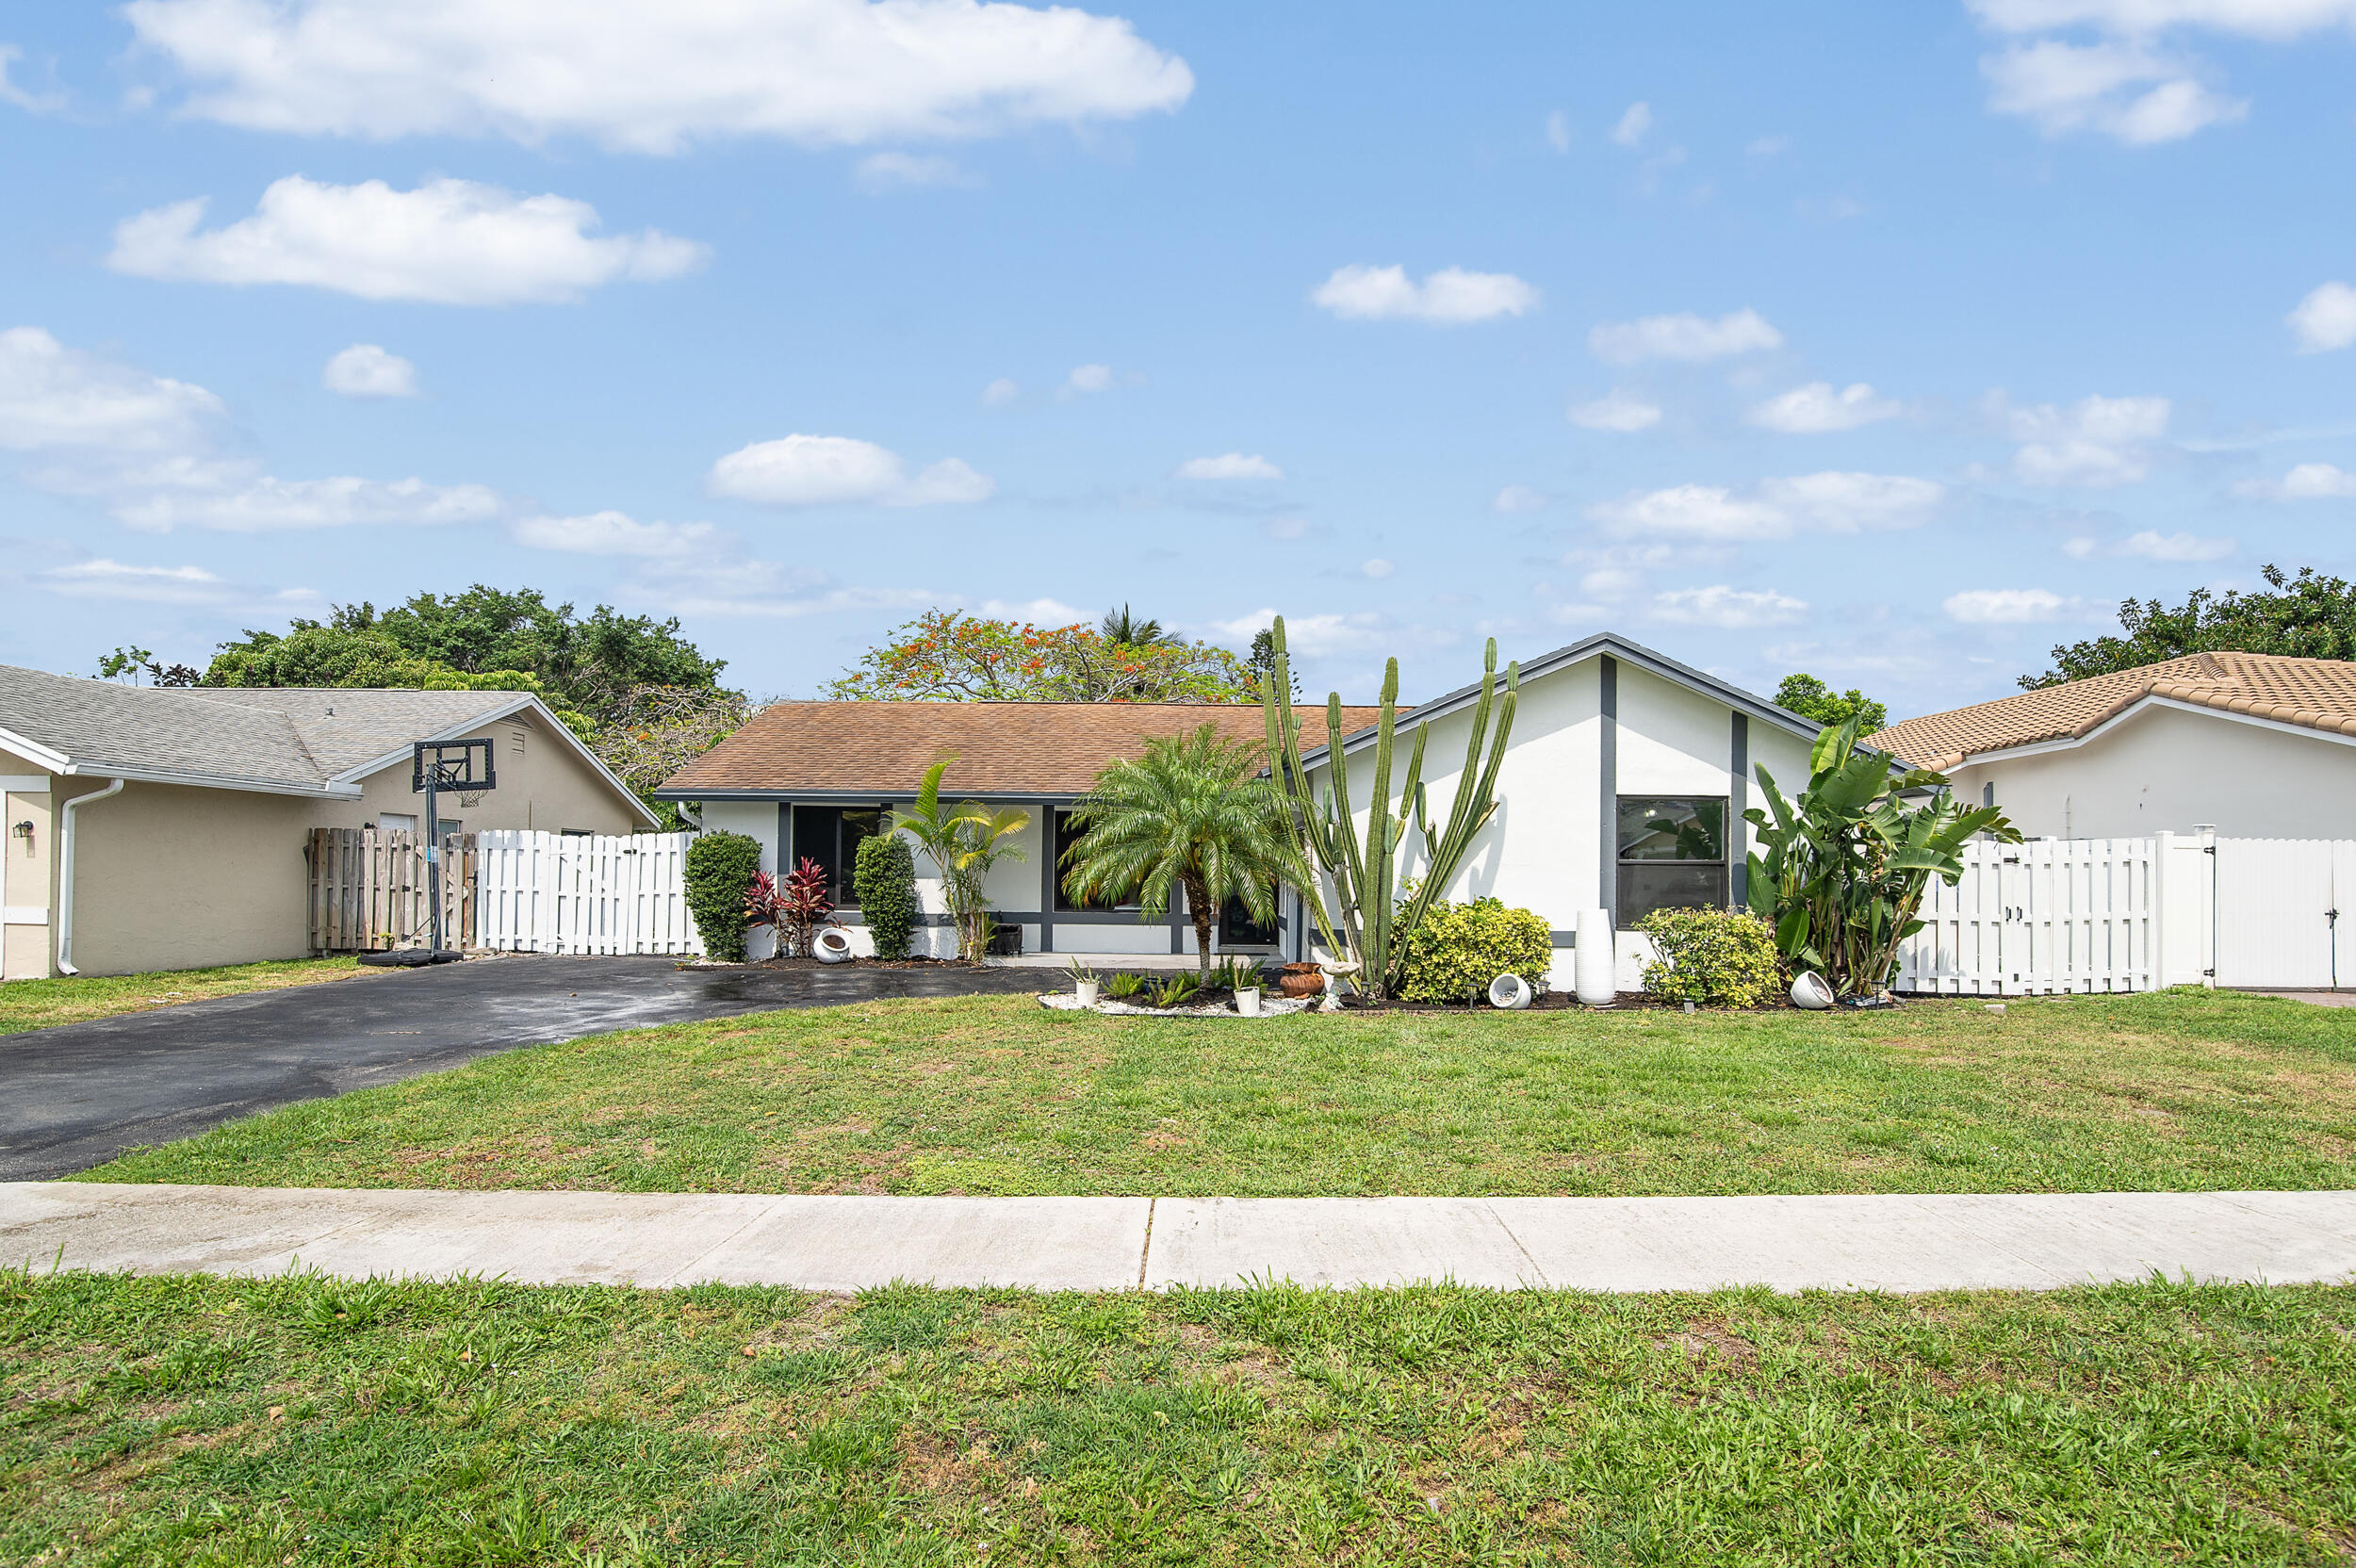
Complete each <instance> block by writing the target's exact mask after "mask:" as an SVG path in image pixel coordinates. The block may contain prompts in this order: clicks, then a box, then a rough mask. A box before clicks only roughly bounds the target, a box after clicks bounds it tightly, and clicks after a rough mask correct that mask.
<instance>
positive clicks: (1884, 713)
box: [1775, 675, 1890, 735]
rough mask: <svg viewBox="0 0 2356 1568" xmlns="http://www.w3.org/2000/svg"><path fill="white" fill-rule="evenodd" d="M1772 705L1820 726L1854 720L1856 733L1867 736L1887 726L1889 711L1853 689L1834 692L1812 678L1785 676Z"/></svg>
mask: <svg viewBox="0 0 2356 1568" xmlns="http://www.w3.org/2000/svg"><path fill="white" fill-rule="evenodd" d="M1775 706H1776V707H1778V708H1788V709H1790V710H1791V711H1792V712H1794V713H1797V714H1798V715H1800V717H1802V718H1804V719H1813V720H1814V721H1816V723H1818V724H1820V725H1825V724H1829V725H1843V724H1847V723H1848V722H1849V721H1850V720H1851V719H1856V720H1857V721H1858V724H1857V729H1858V732H1859V733H1861V734H1866V735H1871V734H1873V732H1874V731H1875V730H1877V729H1887V728H1888V727H1890V710H1889V709H1887V708H1885V707H1883V706H1882V705H1881V704H1880V703H1878V702H1875V701H1874V700H1873V698H1871V697H1869V696H1867V695H1866V694H1864V693H1863V692H1860V691H1858V690H1857V688H1856V687H1854V686H1852V687H1850V688H1849V689H1848V690H1847V691H1845V692H1836V691H1834V690H1833V689H1832V688H1831V687H1829V686H1827V685H1825V684H1824V682H1823V681H1821V680H1819V679H1817V678H1815V677H1814V676H1812V675H1788V676H1785V677H1784V678H1783V684H1782V685H1780V686H1778V687H1776V688H1775Z"/></svg>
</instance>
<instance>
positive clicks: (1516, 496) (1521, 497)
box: [1489, 484, 1554, 516]
mask: <svg viewBox="0 0 2356 1568" xmlns="http://www.w3.org/2000/svg"><path fill="white" fill-rule="evenodd" d="M1489 504H1490V505H1491V506H1492V507H1494V508H1496V509H1497V511H1499V512H1502V513H1505V514H1506V515H1508V516H1512V515H1516V514H1519V513H1524V512H1543V511H1545V510H1546V508H1547V507H1549V506H1551V505H1553V504H1554V498H1553V497H1552V496H1549V495H1547V494H1546V492H1545V491H1544V490H1539V489H1534V488H1532V487H1531V486H1530V485H1527V484H1509V485H1507V486H1506V487H1505V488H1504V489H1502V490H1500V491H1498V492H1497V498H1496V499H1495V500H1492V501H1491V502H1490V503H1489Z"/></svg>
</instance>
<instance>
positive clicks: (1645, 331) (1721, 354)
mask: <svg viewBox="0 0 2356 1568" xmlns="http://www.w3.org/2000/svg"><path fill="white" fill-rule="evenodd" d="M1782 347H1783V334H1781V333H1779V332H1777V331H1776V330H1775V328H1774V327H1772V326H1770V325H1768V324H1767V321H1766V320H1765V319H1764V318H1762V317H1761V316H1760V315H1759V312H1757V311H1755V310H1738V311H1735V312H1733V313H1731V314H1730V315H1726V316H1721V317H1719V318H1718V319H1716V320H1715V321H1712V320H1710V319H1706V318H1704V317H1700V316H1696V315H1693V313H1692V312H1690V311H1687V312H1684V313H1682V314H1679V315H1676V316H1647V317H1645V318H1644V319H1642V320H1637V321H1606V322H1604V323H1603V324H1602V325H1600V326H1598V327H1596V328H1595V330H1594V331H1593V332H1590V333H1589V334H1588V335H1587V350H1588V351H1589V352H1590V353H1592V354H1594V355H1595V357H1596V358H1597V359H1600V360H1604V361H1607V362H1609V363H1611V364H1613V365H1635V364H1640V363H1642V362H1643V361H1644V360H1647V359H1675V360H1682V361H1685V362H1686V363H1688V364H1700V363H1702V362H1703V361H1705V360H1712V359H1724V358H1726V357H1727V356H1729V355H1732V354H1747V353H1757V352H1759V351H1764V350H1768V349H1780V348H1782Z"/></svg>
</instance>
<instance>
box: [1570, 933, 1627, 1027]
mask: <svg viewBox="0 0 2356 1568" xmlns="http://www.w3.org/2000/svg"><path fill="white" fill-rule="evenodd" d="M1578 930H1579V944H1578V945H1577V946H1576V947H1574V948H1573V949H1572V950H1571V955H1572V966H1571V972H1572V975H1573V977H1574V983H1575V984H1576V985H1577V987H1578V989H1579V1000H1580V1001H1581V1002H1584V1003H1585V1004H1587V1005H1588V1006H1590V1007H1609V1006H1611V1005H1612V998H1613V997H1615V996H1617V995H1618V994H1619V988H1618V986H1617V985H1616V984H1615V983H1614V982H1613V979H1612V968H1613V965H1612V948H1613V945H1614V944H1613V941H1612V911H1611V910H1609V909H1581V910H1580V911H1579V926H1578Z"/></svg>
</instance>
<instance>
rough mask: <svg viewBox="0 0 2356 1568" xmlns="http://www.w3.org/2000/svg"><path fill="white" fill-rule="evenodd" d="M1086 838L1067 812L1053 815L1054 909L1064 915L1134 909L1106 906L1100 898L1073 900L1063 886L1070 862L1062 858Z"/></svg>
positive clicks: (1130, 905) (1125, 906)
mask: <svg viewBox="0 0 2356 1568" xmlns="http://www.w3.org/2000/svg"><path fill="white" fill-rule="evenodd" d="M1087 836H1088V829H1087V828H1085V827H1081V826H1078V825H1075V824H1074V823H1073V822H1072V813H1071V812H1069V811H1058V812H1056V813H1055V907H1056V908H1057V909H1059V910H1061V911H1063V912H1064V913H1065V914H1067V915H1070V914H1079V913H1081V912H1083V911H1086V910H1088V909H1134V908H1136V907H1137V906H1136V905H1134V904H1108V903H1106V902H1105V901H1104V900H1103V899H1101V898H1096V899H1087V898H1074V897H1072V892H1071V890H1069V889H1067V888H1066V887H1065V886H1064V882H1063V879H1064V875H1065V874H1066V873H1068V872H1070V871H1071V870H1072V862H1071V861H1070V860H1067V859H1065V858H1064V857H1065V856H1067V855H1069V854H1071V853H1072V845H1073V844H1076V843H1078V842H1079V841H1081V840H1082V839H1084V838H1086V837H1087Z"/></svg>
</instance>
